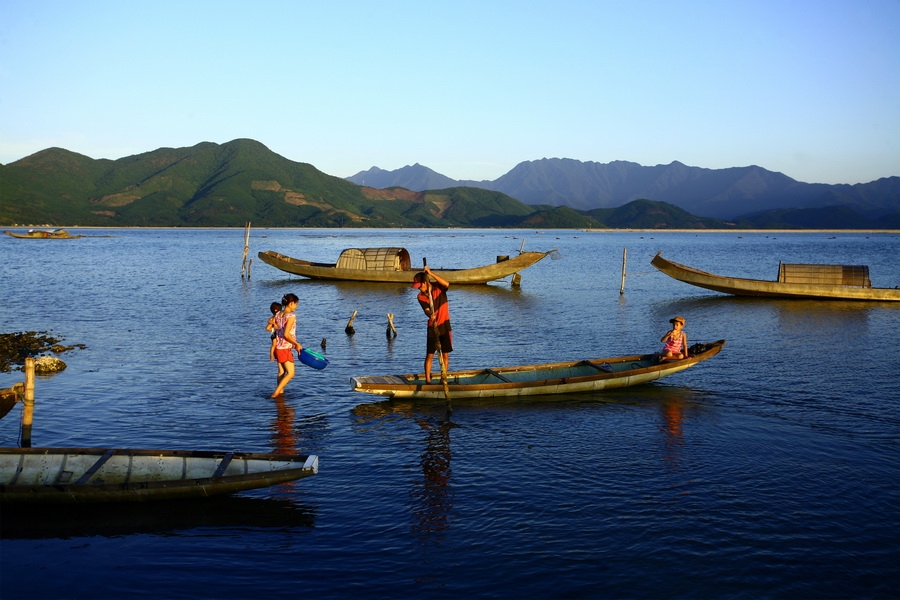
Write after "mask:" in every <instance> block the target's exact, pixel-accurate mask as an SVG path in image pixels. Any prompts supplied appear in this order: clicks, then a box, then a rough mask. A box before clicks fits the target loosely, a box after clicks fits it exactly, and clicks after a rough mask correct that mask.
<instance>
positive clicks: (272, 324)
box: [266, 302, 284, 378]
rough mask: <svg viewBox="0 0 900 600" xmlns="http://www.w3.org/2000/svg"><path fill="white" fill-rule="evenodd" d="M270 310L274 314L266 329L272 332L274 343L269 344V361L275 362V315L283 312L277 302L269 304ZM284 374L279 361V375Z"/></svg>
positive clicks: (267, 322) (276, 338) (276, 339)
mask: <svg viewBox="0 0 900 600" xmlns="http://www.w3.org/2000/svg"><path fill="white" fill-rule="evenodd" d="M269 310H270V311H272V316H271V317H270V318H269V320H268V321H266V331H271V332H272V344H271V345H270V346H269V362H275V346H277V342H278V336H277V335H275V329H277V327H276V326H275V315H277V314H278V313H279V312H281V305H280V304H278V303H277V302H273V303H272V304H271V305H269ZM282 375H284V367H282V366H281V363H278V377H279V378H280V377H281V376H282Z"/></svg>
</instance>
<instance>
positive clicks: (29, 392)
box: [22, 358, 34, 448]
mask: <svg viewBox="0 0 900 600" xmlns="http://www.w3.org/2000/svg"><path fill="white" fill-rule="evenodd" d="M22 404H23V406H24V408H23V409H22V447H23V448H31V421H32V420H33V419H34V359H33V358H26V359H25V397H24V398H23V400H22Z"/></svg>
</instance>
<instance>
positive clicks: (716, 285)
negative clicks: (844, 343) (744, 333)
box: [650, 253, 900, 302]
mask: <svg viewBox="0 0 900 600" xmlns="http://www.w3.org/2000/svg"><path fill="white" fill-rule="evenodd" d="M650 264H651V265H653V266H654V267H656V268H657V269H659V270H660V271H662V272H663V273H665V274H666V275H668V276H669V277H671V278H673V279H677V280H678V281H682V282H684V283H688V284H690V285H695V286H697V287H701V288H705V289H708V290H713V291H716V292H723V293H725V294H733V295H735V296H757V297H767V298H804V299H817V300H872V301H880V302H898V301H900V288H873V287H872V283H871V281H870V280H869V267H867V266H865V265H816V264H811V265H810V264H785V263H781V264H779V266H778V280H777V281H766V280H762V279H740V278H737V277H722V276H720V275H713V274H712V273H707V272H706V271H701V270H699V269H694V268H692V267H688V266H686V265H682V264H679V263H676V262H672V261H670V260H666V259H665V258H663V257H662V256H661V255H660V254H659V253H657V254H656V256H654V257H653V260H651V261H650Z"/></svg>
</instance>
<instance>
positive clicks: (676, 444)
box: [660, 400, 684, 468]
mask: <svg viewBox="0 0 900 600" xmlns="http://www.w3.org/2000/svg"><path fill="white" fill-rule="evenodd" d="M660 408H661V411H660V412H661V414H662V419H663V427H662V430H663V432H664V433H665V435H666V441H665V446H664V447H665V449H666V451H665V461H666V463H667V464H668V465H669V466H670V467H672V468H677V467H678V466H679V462H680V460H679V459H680V451H681V449H682V447H683V446H684V430H683V425H684V407H683V406H681V404H679V403H678V401H677V400H676V401H674V402H667V403H665V404H663V405H662V406H661V407H660Z"/></svg>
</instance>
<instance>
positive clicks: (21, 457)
mask: <svg viewBox="0 0 900 600" xmlns="http://www.w3.org/2000/svg"><path fill="white" fill-rule="evenodd" d="M318 470H319V458H318V456H315V455H308V456H304V455H289V454H260V453H248V452H211V451H190V450H126V449H107V448H0V504H15V503H26V504H40V503H48V504H49V503H53V504H62V503H68V504H72V503H94V502H146V501H151V500H173V499H184V498H198V497H207V496H216V495H221V494H231V493H233V492H242V491H245V490H252V489H256V488H261V487H268V486H270V485H275V484H279V483H285V482H288V481H294V480H295V479H301V478H303V477H309V476H310V475H315V474H316V473H317V472H318Z"/></svg>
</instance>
